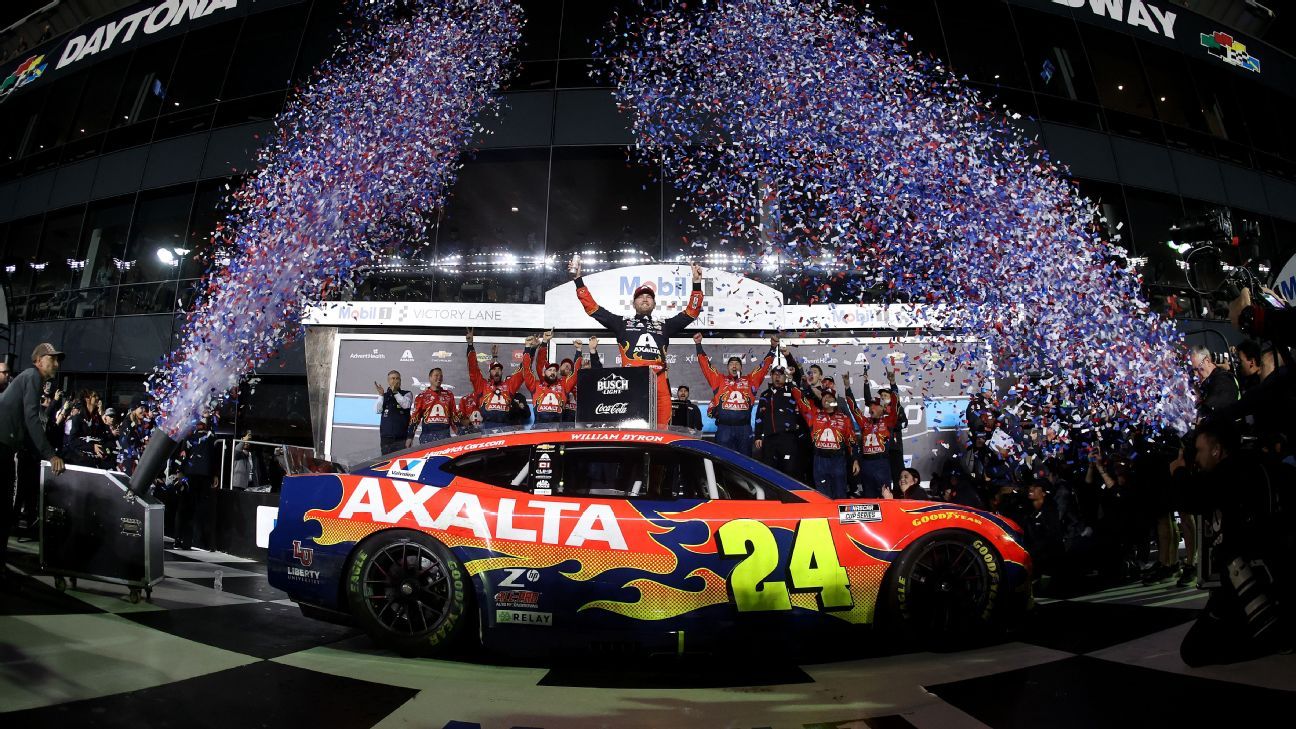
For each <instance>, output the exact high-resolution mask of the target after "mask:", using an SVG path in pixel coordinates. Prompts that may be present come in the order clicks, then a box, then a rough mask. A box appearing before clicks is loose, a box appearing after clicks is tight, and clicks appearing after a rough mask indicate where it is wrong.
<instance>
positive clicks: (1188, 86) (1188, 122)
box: [1138, 42, 1210, 133]
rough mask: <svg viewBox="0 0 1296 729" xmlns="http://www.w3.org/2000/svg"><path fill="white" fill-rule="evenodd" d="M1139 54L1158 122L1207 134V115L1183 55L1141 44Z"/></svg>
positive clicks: (1208, 130)
mask: <svg viewBox="0 0 1296 729" xmlns="http://www.w3.org/2000/svg"><path fill="white" fill-rule="evenodd" d="M1138 51H1139V56H1140V57H1141V58H1142V59H1143V70H1144V71H1145V72H1146V73H1147V80H1148V87H1149V90H1150V91H1151V94H1152V104H1153V106H1154V107H1155V108H1156V113H1157V116H1158V117H1160V119H1161V121H1163V122H1165V123H1167V124H1175V125H1177V126H1181V127H1187V128H1189V129H1191V130H1193V131H1195V132H1203V133H1209V132H1210V127H1208V126H1207V125H1206V114H1205V113H1204V112H1203V110H1202V103H1201V99H1199V98H1198V96H1197V89H1195V88H1193V80H1192V76H1191V75H1190V74H1189V73H1188V63H1187V60H1186V59H1185V58H1184V57H1183V54H1181V53H1178V52H1177V51H1172V50H1169V49H1166V48H1162V47H1161V46H1157V45H1153V44H1152V43H1143V42H1140V43H1139V44H1138Z"/></svg>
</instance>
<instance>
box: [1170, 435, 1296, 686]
mask: <svg viewBox="0 0 1296 729" xmlns="http://www.w3.org/2000/svg"><path fill="white" fill-rule="evenodd" d="M1238 443H1239V439H1238V435H1237V431H1236V430H1235V429H1234V426H1233V425H1232V423H1229V422H1225V421H1220V420H1214V421H1208V422H1206V423H1203V424H1202V425H1201V426H1200V427H1199V428H1198V430H1197V434H1196V436H1195V437H1194V440H1193V444H1194V447H1193V448H1192V449H1191V452H1188V451H1181V452H1180V455H1179V458H1178V459H1176V460H1175V461H1174V462H1173V463H1171V464H1170V472H1171V474H1172V475H1173V478H1174V479H1175V488H1176V489H1177V490H1178V491H1179V492H1180V495H1181V497H1182V499H1183V502H1184V504H1185V505H1187V506H1188V507H1189V508H1191V509H1193V510H1194V511H1196V512H1197V513H1198V514H1200V515H1202V516H1204V517H1205V518H1206V519H1207V520H1208V522H1209V523H1210V525H1211V532H1212V536H1211V538H1210V539H1209V540H1208V542H1207V543H1206V544H1205V547H1206V549H1207V550H1208V552H1207V556H1206V559H1205V561H1204V563H1203V565H1202V569H1203V570H1204V571H1205V573H1206V574H1209V573H1211V572H1213V571H1215V570H1218V571H1219V573H1220V585H1219V587H1216V588H1214V589H1212V590H1211V594H1210V599H1209V601H1208V602H1207V603H1206V607H1205V608H1204V609H1203V611H1202V613H1201V615H1200V616H1199V617H1198V618H1197V622H1196V623H1194V624H1193V627H1192V628H1191V629H1190V630H1189V631H1188V634H1187V635H1186V636H1184V640H1183V643H1182V645H1180V648H1179V653H1180V656H1181V657H1182V659H1183V661H1184V663H1186V664H1188V665H1189V666H1194V667H1196V666H1204V665H1210V664H1222V663H1234V662H1237V661H1242V660H1249V659H1251V658H1256V657H1259V656H1262V655H1266V654H1269V653H1272V652H1275V651H1279V652H1285V651H1287V650H1290V649H1291V632H1290V631H1291V612H1292V598H1293V596H1296V591H1293V589H1292V587H1293V578H1292V572H1293V570H1292V559H1293V554H1294V553H1296V530H1293V528H1292V525H1291V524H1290V523H1289V522H1288V521H1287V520H1286V519H1284V516H1287V515H1285V514H1284V508H1287V509H1290V507H1285V506H1284V500H1285V499H1286V500H1290V498H1291V497H1292V494H1291V489H1292V486H1291V484H1292V483H1293V476H1296V472H1293V470H1292V469H1291V468H1290V467H1288V466H1284V465H1282V464H1278V463H1273V462H1264V461H1262V460H1261V459H1260V458H1259V457H1258V456H1257V454H1251V453H1245V454H1244V453H1239V451H1238ZM1188 458H1191V461H1192V464H1191V465H1189V463H1188V462H1187V459H1188Z"/></svg>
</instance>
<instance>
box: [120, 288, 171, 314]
mask: <svg viewBox="0 0 1296 729" xmlns="http://www.w3.org/2000/svg"><path fill="white" fill-rule="evenodd" d="M177 286H178V284H177V282H176V281H153V282H151V283H142V284H135V285H134V286H120V287H118V289H117V315H118V316H122V315H128V314H164V313H170V312H172V311H174V310H175V302H176V289H177Z"/></svg>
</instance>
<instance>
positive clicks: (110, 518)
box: [40, 463, 165, 602]
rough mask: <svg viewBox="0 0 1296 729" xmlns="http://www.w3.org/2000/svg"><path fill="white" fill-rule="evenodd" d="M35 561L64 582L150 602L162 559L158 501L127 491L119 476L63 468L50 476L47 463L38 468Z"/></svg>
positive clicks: (59, 583) (62, 584)
mask: <svg viewBox="0 0 1296 729" xmlns="http://www.w3.org/2000/svg"><path fill="white" fill-rule="evenodd" d="M41 515H42V516H43V518H42V519H41V520H40V525H41V526H40V563H41V569H42V570H44V571H45V572H47V573H49V574H52V575H54V578H55V580H54V584H55V587H57V588H58V589H60V590H62V589H65V588H66V581H65V579H64V578H71V579H72V586H73V587H75V586H76V578H78V577H84V578H86V579H88V580H98V581H100V582H110V583H114V584H118V585H125V586H127V587H129V588H130V600H131V602H139V599H140V592H141V591H143V593H144V596H145V599H148V598H151V597H152V594H153V586H154V585H156V584H157V583H158V582H160V581H161V580H162V570H163V565H164V562H165V557H164V556H163V551H162V532H163V523H164V515H165V512H164V510H163V506H162V504H161V503H160V502H158V501H156V500H154V499H151V498H149V497H147V496H139V495H138V494H135V493H133V492H132V491H131V490H130V484H129V479H128V478H127V476H126V475H125V474H121V473H116V472H113V471H102V470H99V469H97V468H85V467H82V466H68V467H67V470H65V471H64V472H63V473H62V474H60V475H58V476H55V475H54V472H53V471H51V470H50V466H49V464H48V463H45V464H42V469H41Z"/></svg>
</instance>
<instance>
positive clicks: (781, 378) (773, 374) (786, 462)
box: [755, 367, 806, 481]
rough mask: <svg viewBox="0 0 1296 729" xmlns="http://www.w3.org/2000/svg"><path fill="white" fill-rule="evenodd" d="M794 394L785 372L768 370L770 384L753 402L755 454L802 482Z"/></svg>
mask: <svg viewBox="0 0 1296 729" xmlns="http://www.w3.org/2000/svg"><path fill="white" fill-rule="evenodd" d="M796 393H797V388H796V387H794V386H793V385H792V383H791V382H789V381H788V377H787V370H786V369H784V368H783V367H775V368H774V369H772V370H770V383H769V385H768V386H766V388H765V391H764V392H762V393H761V394H760V398H759V399H758V400H757V401H756V443H755V453H756V456H757V457H758V458H760V459H761V461H762V462H764V463H765V464H767V465H770V466H773V467H774V468H777V469H778V470H780V471H782V472H783V473H786V474H787V475H789V476H791V477H792V478H796V479H801V480H802V481H805V480H806V474H805V472H804V471H803V470H802V467H801V462H802V461H801V443H800V441H801V437H802V435H803V434H804V432H805V430H806V427H805V420H804V419H802V417H801V413H800V412H799V411H798V410H797V394H796Z"/></svg>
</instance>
